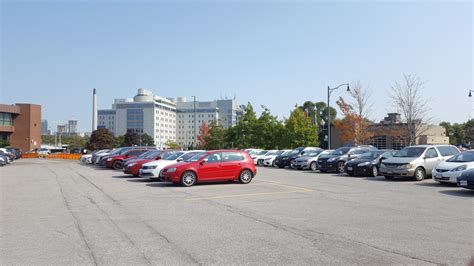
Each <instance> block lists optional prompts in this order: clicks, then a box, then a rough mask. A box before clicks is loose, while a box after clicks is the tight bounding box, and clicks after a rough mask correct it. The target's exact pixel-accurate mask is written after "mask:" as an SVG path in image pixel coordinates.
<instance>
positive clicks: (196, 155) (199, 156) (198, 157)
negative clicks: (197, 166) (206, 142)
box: [183, 152, 207, 162]
mask: <svg viewBox="0 0 474 266" xmlns="http://www.w3.org/2000/svg"><path fill="white" fill-rule="evenodd" d="M205 155H207V152H199V153H197V154H195V155H194V156H193V157H191V158H188V159H187V160H183V162H197V161H198V160H199V159H201V158H202V157H203V156H205Z"/></svg>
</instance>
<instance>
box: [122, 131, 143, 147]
mask: <svg viewBox="0 0 474 266" xmlns="http://www.w3.org/2000/svg"><path fill="white" fill-rule="evenodd" d="M124 136H125V138H124V141H123V146H125V147H128V146H135V145H140V135H138V134H137V133H135V132H133V131H128V132H127V133H126V134H125V135H124Z"/></svg>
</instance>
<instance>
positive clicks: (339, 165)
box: [337, 161, 345, 174]
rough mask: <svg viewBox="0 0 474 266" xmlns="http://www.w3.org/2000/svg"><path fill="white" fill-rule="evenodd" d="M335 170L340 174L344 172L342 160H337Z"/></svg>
mask: <svg viewBox="0 0 474 266" xmlns="http://www.w3.org/2000/svg"><path fill="white" fill-rule="evenodd" d="M337 171H338V172H339V173H341V174H342V173H344V171H345V170H344V162H342V161H341V162H337Z"/></svg>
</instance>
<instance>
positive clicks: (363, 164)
mask: <svg viewBox="0 0 474 266" xmlns="http://www.w3.org/2000/svg"><path fill="white" fill-rule="evenodd" d="M369 164H370V162H363V163H360V164H358V165H357V166H366V165H369Z"/></svg>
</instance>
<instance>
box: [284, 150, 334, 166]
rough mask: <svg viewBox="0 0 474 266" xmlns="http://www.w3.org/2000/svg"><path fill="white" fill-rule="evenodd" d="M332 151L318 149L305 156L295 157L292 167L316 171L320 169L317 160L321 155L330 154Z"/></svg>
mask: <svg viewBox="0 0 474 266" xmlns="http://www.w3.org/2000/svg"><path fill="white" fill-rule="evenodd" d="M332 151H333V150H317V151H312V152H309V153H308V154H305V155H304V157H300V158H297V159H295V161H294V162H293V164H292V165H291V167H292V168H296V169H298V170H304V169H310V170H312V171H316V170H318V164H317V162H318V158H319V156H321V155H325V154H329V153H331V152H332Z"/></svg>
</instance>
